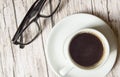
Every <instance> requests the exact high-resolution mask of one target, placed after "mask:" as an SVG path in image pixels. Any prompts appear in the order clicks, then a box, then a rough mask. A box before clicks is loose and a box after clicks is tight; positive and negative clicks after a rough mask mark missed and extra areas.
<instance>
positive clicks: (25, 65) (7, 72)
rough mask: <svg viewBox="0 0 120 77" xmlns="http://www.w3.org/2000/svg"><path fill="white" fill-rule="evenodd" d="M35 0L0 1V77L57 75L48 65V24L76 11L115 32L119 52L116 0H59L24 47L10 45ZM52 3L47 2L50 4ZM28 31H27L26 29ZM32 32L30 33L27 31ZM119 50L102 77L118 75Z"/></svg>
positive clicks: (119, 11) (118, 5) (119, 15)
mask: <svg viewBox="0 0 120 77" xmlns="http://www.w3.org/2000/svg"><path fill="white" fill-rule="evenodd" d="M34 1H35V0H1V1H0V77H58V76H57V75H56V74H55V73H54V72H53V71H52V70H51V68H50V67H49V65H48V63H47V60H46V55H45V46H46V40H47V38H48V36H49V33H50V32H51V30H52V27H54V25H55V24H56V23H57V22H59V21H60V20H61V19H63V18H64V17H66V16H69V15H72V14H76V13H89V14H93V15H96V16H98V17H100V18H102V19H103V20H104V21H106V22H107V23H108V24H109V25H110V27H111V28H112V29H113V31H114V32H115V34H116V36H117V39H118V52H120V30H119V29H120V2H119V0H62V3H61V5H60V8H59V9H58V11H57V12H56V14H55V15H54V16H52V17H51V18H48V19H45V18H41V19H40V20H39V21H38V22H39V24H40V25H41V26H42V29H43V30H42V34H41V35H40V36H39V37H38V38H37V39H36V40H35V41H34V42H33V43H31V44H30V45H28V46H26V47H25V48H24V49H20V48H19V46H15V45H13V44H12V42H11V39H12V37H13V35H14V33H15V32H16V30H17V28H18V26H19V25H20V23H21V21H22V19H23V18H24V16H25V14H26V12H27V11H28V9H29V8H30V6H31V5H32V3H33V2H34ZM54 4H56V0H54V3H53V4H52V5H51V4H48V6H47V11H46V12H49V11H50V6H52V7H54ZM28 32H30V31H28ZM30 35H32V33H30ZM119 55H120V53H118V58H117V61H116V64H115V65H114V67H113V69H112V70H111V72H110V73H109V74H108V75H107V76H106V77H120V75H119V72H120V56H119Z"/></svg>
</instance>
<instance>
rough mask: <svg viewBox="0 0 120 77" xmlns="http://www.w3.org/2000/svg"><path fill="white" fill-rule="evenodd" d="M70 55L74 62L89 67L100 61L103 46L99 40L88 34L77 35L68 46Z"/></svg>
mask: <svg viewBox="0 0 120 77" xmlns="http://www.w3.org/2000/svg"><path fill="white" fill-rule="evenodd" d="M69 51H70V55H71V57H72V59H73V61H74V62H76V63H77V64H79V65H81V66H85V67H89V66H92V65H94V64H96V63H97V62H98V61H100V59H101V57H102V55H103V45H102V43H101V41H100V40H99V38H97V37H96V36H95V35H93V34H90V33H82V34H77V35H76V36H75V37H74V38H73V39H72V40H71V42H70V45H69Z"/></svg>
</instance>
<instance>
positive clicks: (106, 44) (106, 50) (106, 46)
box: [64, 28, 110, 70]
mask: <svg viewBox="0 0 120 77" xmlns="http://www.w3.org/2000/svg"><path fill="white" fill-rule="evenodd" d="M81 33H90V34H93V35H95V36H96V37H98V38H99V40H100V41H101V42H102V45H103V49H104V53H103V54H104V55H103V56H102V58H101V59H100V61H98V62H97V63H95V64H94V65H92V66H90V67H85V66H82V65H79V64H77V63H76V62H75V61H74V60H73V59H72V57H71V55H70V53H69V45H70V42H71V40H72V39H73V38H74V37H75V36H76V35H77V34H81ZM66 40H67V42H66V43H65V46H64V51H65V52H67V53H66V54H67V59H68V62H69V63H70V64H71V65H72V66H73V67H77V68H80V69H84V70H91V69H98V68H100V67H101V66H102V65H103V64H104V63H105V62H106V60H107V59H108V57H109V52H110V51H109V50H110V48H109V42H108V40H107V38H106V37H105V36H104V34H102V33H101V32H100V31H98V30H96V29H92V28H85V29H81V30H79V31H76V32H74V33H73V34H71V35H70V36H69V37H68V39H66Z"/></svg>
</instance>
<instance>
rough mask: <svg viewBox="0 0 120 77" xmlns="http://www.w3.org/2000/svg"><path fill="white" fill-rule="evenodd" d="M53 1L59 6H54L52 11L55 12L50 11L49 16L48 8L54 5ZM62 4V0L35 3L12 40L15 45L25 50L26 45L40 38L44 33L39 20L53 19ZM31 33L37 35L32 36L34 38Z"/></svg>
mask: <svg viewBox="0 0 120 77" xmlns="http://www.w3.org/2000/svg"><path fill="white" fill-rule="evenodd" d="M53 1H57V2H55V3H57V4H54V5H52V6H53V7H54V9H52V10H53V11H50V12H49V14H48V7H47V6H48V4H49V3H51V4H52V3H54V2H53ZM60 2H61V0H36V1H35V2H34V3H33V5H32V6H31V8H30V9H29V10H28V12H27V14H26V16H25V17H24V19H23V21H22V22H21V24H20V26H19V28H18V29H17V31H16V33H15V35H14V37H13V39H12V41H13V43H14V44H15V45H20V48H24V46H25V45H28V44H30V43H31V42H33V41H34V40H35V39H36V38H37V37H38V36H39V34H40V33H41V32H42V28H41V27H40V25H39V23H38V18H40V17H42V18H49V17H51V16H52V15H53V14H54V13H55V12H56V11H57V9H58V8H59V5H60ZM53 7H52V8H53ZM46 9H47V10H46ZM41 13H42V14H41ZM46 13H47V14H46ZM43 14H44V15H43ZM36 29H37V30H36ZM27 31H28V32H27ZM31 31H35V33H34V34H32V36H31V34H30V32H31ZM27 33H28V34H27ZM28 39H29V40H28Z"/></svg>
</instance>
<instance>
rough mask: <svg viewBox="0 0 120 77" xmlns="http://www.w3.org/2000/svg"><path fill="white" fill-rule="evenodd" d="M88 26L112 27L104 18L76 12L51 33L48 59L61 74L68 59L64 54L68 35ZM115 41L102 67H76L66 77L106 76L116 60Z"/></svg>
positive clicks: (47, 53)
mask: <svg viewBox="0 0 120 77" xmlns="http://www.w3.org/2000/svg"><path fill="white" fill-rule="evenodd" d="M88 27H96V28H97V27H98V29H100V28H101V29H104V27H108V29H110V28H109V26H108V25H107V24H106V23H105V22H104V21H103V20H101V19H100V18H98V17H96V16H93V15H90V14H75V15H72V16H68V17H66V18H64V19H63V20H61V21H60V22H59V23H57V24H56V25H55V27H54V28H53V30H52V32H51V33H50V36H49V37H48V40H47V45H46V48H45V49H46V55H47V60H48V63H49V65H50V66H51V67H52V68H53V71H54V72H55V73H56V74H58V75H59V76H61V75H60V74H59V71H60V69H62V68H63V67H64V66H65V65H66V59H65V57H64V54H63V45H64V42H65V39H66V37H67V36H69V35H70V34H71V33H73V32H75V31H78V30H80V29H83V28H88ZM102 27H103V28H102ZM104 31H107V30H104ZM111 31H112V30H111ZM110 35H111V37H115V35H114V33H111V34H110ZM115 39H116V38H115ZM113 43H114V48H111V49H110V50H111V51H110V56H109V58H108V60H107V61H106V63H105V64H104V65H103V66H102V67H101V68H99V69H96V70H94V71H92V70H86V71H85V70H81V69H77V68H74V69H72V70H71V71H70V72H69V73H68V74H67V75H66V76H65V77H104V76H105V75H106V74H107V73H108V72H109V71H110V70H111V69H112V67H113V65H114V63H115V60H116V56H117V44H116V41H113ZM61 77H62V76H61Z"/></svg>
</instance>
